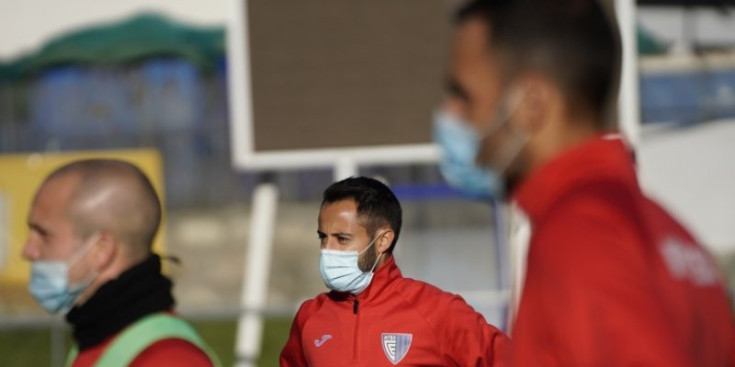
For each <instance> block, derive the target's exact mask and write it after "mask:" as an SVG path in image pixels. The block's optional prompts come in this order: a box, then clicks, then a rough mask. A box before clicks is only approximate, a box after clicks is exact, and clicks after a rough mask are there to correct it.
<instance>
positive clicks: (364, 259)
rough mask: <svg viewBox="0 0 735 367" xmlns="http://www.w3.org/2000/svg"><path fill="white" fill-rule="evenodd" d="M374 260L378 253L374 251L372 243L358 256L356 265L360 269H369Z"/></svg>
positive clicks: (376, 258) (376, 259)
mask: <svg viewBox="0 0 735 367" xmlns="http://www.w3.org/2000/svg"><path fill="white" fill-rule="evenodd" d="M371 241H372V239H371ZM376 261H378V254H376V253H375V243H373V245H372V246H370V247H369V248H368V249H367V250H366V251H365V252H363V253H362V255H360V258H359V259H358V261H357V266H358V267H359V268H360V270H362V271H370V270H371V269H372V268H373V265H375V262H376Z"/></svg>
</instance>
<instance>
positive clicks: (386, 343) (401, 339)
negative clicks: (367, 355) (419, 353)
mask: <svg viewBox="0 0 735 367" xmlns="http://www.w3.org/2000/svg"><path fill="white" fill-rule="evenodd" d="M382 336H383V352H385V356H386V357H388V360H389V361H391V363H393V364H398V362H400V361H401V360H402V359H403V357H405V356H406V354H408V349H409V348H411V339H413V334H395V333H383V334H382Z"/></svg>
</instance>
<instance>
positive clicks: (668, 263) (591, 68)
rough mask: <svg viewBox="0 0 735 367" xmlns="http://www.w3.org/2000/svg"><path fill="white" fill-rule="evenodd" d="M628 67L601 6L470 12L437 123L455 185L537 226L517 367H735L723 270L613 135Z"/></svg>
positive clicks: (565, 2) (515, 310)
mask: <svg viewBox="0 0 735 367" xmlns="http://www.w3.org/2000/svg"><path fill="white" fill-rule="evenodd" d="M620 52H621V51H620V41H619V36H618V33H617V30H616V28H615V25H614V23H613V22H612V21H611V20H610V19H609V18H608V16H607V14H605V12H604V11H603V9H602V7H601V6H600V5H599V4H598V3H597V2H595V1H591V0H553V1H552V0H514V1H508V0H506V1H503V0H496V1H481V0H478V1H472V2H470V3H468V4H467V5H466V6H465V7H464V8H463V9H462V10H461V11H460V12H459V14H458V17H457V27H456V32H455V36H454V40H453V48H452V56H451V66H450V70H449V90H448V92H449V97H448V99H447V102H446V104H445V105H444V106H443V108H442V110H441V111H440V112H439V113H437V115H436V121H435V134H436V135H435V136H436V139H437V141H438V142H439V143H440V145H441V146H442V147H443V149H444V152H445V159H444V161H443V162H442V172H443V173H444V174H445V176H446V177H447V179H448V181H449V182H450V183H452V184H455V185H456V186H458V187H460V188H464V189H473V188H474V189H477V188H480V190H485V192H484V193H485V194H488V193H489V194H494V195H498V194H501V195H506V196H507V197H508V198H509V199H511V201H512V203H513V208H514V210H515V212H516V213H517V215H516V217H517V218H525V219H526V221H527V225H528V227H527V228H529V231H530V235H529V236H528V237H529V238H528V241H527V246H528V250H527V251H528V252H527V255H526V254H524V251H523V250H522V248H520V249H519V248H515V249H514V250H516V252H517V253H520V254H521V257H520V261H518V265H519V266H520V268H519V270H520V271H517V272H516V274H518V275H519V276H517V277H516V279H515V280H514V281H515V287H514V289H513V290H512V293H513V294H514V296H513V297H512V298H513V300H512V302H511V312H510V314H511V319H512V329H511V330H512V333H511V337H512V338H513V353H512V355H513V363H514V364H515V365H519V366H732V365H735V358H733V353H734V352H735V347H734V346H735V336H734V335H735V333H734V332H733V319H732V317H731V313H730V308H729V304H728V301H727V297H726V294H725V291H724V287H723V285H722V281H721V278H720V276H719V274H718V271H717V269H716V266H715V264H714V262H713V260H712V259H711V258H710V256H709V255H708V254H707V253H706V251H705V250H704V249H703V248H702V247H701V246H700V245H699V244H698V243H697V242H696V241H695V239H693V238H692V236H691V235H690V234H689V233H688V232H687V231H686V229H684V228H683V227H682V226H681V225H680V224H679V223H678V222H677V221H676V220H675V219H673V218H672V217H671V216H670V215H669V214H668V213H667V212H666V211H665V210H663V209H661V208H660V207H659V206H658V205H657V204H655V203H654V202H653V201H651V200H649V199H648V198H647V197H646V196H645V195H644V194H643V193H642V192H641V189H640V187H639V185H638V182H637V178H636V174H635V169H634V166H633V162H632V154H631V153H630V152H629V150H628V149H627V148H626V145H625V144H624V142H623V141H622V140H621V139H620V138H619V137H616V136H613V135H609V134H607V132H608V130H609V129H608V124H607V119H606V117H607V116H610V113H609V111H608V110H607V108H608V106H610V105H612V103H611V102H612V101H613V100H614V97H615V94H616V89H617V82H618V77H619V70H618V69H619V65H620ZM457 172H470V173H472V175H469V174H468V175H464V176H463V177H456V173H457ZM468 177H471V178H472V179H473V180H475V179H482V177H485V178H484V179H485V180H489V181H491V180H496V181H497V184H496V185H487V184H486V185H484V186H483V185H480V184H477V183H473V182H472V181H471V180H470V181H468V179H467V178H468ZM489 189H492V190H495V191H493V192H488V190H489ZM523 232H524V231H519V233H520V234H523ZM524 242H526V241H522V239H521V240H518V238H515V239H513V240H512V241H511V244H512V245H513V246H522V244H523V243H524ZM524 268H525V271H523V270H524ZM524 276H525V279H524ZM518 299H520V303H519V304H518Z"/></svg>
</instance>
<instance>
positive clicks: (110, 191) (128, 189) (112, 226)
mask: <svg viewBox="0 0 735 367" xmlns="http://www.w3.org/2000/svg"><path fill="white" fill-rule="evenodd" d="M62 182H65V183H66V184H64V185H58V184H60V183H62ZM55 186H67V187H68V190H70V193H69V198H68V200H67V201H66V205H65V206H66V208H65V209H66V212H67V215H69V217H70V219H71V220H72V222H73V223H74V227H75V231H76V232H77V234H78V235H79V236H80V237H82V238H86V237H89V236H90V235H92V234H93V233H95V232H106V233H109V234H110V235H112V236H113V237H114V238H115V239H116V240H117V241H119V242H120V243H121V244H123V245H125V247H126V249H125V250H126V252H128V253H129V255H131V256H133V257H136V258H139V257H143V256H146V255H147V254H148V253H150V250H151V245H152V243H153V239H154V237H155V235H156V231H157V230H158V226H159V224H160V222H161V204H160V201H159V199H158V196H157V195H156V192H155V190H154V189H153V185H151V182H150V181H149V180H148V178H147V177H146V176H145V174H144V173H143V172H142V171H141V170H140V169H139V168H138V167H136V166H134V165H132V164H130V163H127V162H123V161H119V160H112V159H90V160H82V161H76V162H73V163H70V164H67V165H65V166H63V167H61V168H59V169H57V170H56V171H54V172H53V173H52V174H51V175H49V176H48V178H46V180H45V181H44V184H43V185H42V186H41V189H40V190H39V194H38V195H40V194H41V192H42V191H44V190H46V189H49V190H50V189H51V187H55Z"/></svg>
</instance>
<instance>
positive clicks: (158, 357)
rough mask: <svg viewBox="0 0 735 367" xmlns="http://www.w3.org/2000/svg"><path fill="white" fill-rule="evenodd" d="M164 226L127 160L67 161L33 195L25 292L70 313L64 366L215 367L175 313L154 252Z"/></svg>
mask: <svg viewBox="0 0 735 367" xmlns="http://www.w3.org/2000/svg"><path fill="white" fill-rule="evenodd" d="M160 221H161V205H160V201H159V199H158V196H157V195H156V192H155V190H154V189H153V186H152V185H151V183H150V181H149V180H148V178H147V177H146V176H145V175H144V174H143V172H141V171H140V169H138V168H137V167H135V166H134V165H132V164H129V163H126V162H122V161H117V160H105V159H97V160H83V161H77V162H73V163H70V164H68V165H65V166H63V167H61V168H59V169H58V170H56V171H55V172H54V173H52V174H51V175H49V177H48V178H46V180H45V181H44V182H43V184H42V185H41V187H40V188H39V189H38V192H37V193H36V196H35V199H34V200H33V204H32V207H31V211H30V215H29V218H28V225H29V227H30V234H29V236H28V241H27V242H26V244H25V246H24V248H23V256H24V257H25V258H26V259H27V260H28V261H31V268H32V274H31V282H30V285H29V290H30V292H31V294H32V295H33V296H34V298H35V299H36V300H37V301H38V303H39V304H40V305H41V307H43V308H44V309H45V310H46V311H48V312H49V313H52V314H56V313H62V314H66V320H67V321H68V322H69V323H70V324H71V326H72V328H73V336H74V340H75V342H76V343H75V346H74V348H73V349H72V352H71V354H70V356H69V358H68V363H67V365H69V366H73V367H83V366H174V365H175V366H212V365H214V364H215V363H216V357H215V356H214V355H212V354H211V353H208V347H207V346H206V344H205V343H204V342H203V341H202V340H201V338H200V337H199V336H198V335H197V333H196V332H195V331H194V330H193V329H192V328H191V326H189V325H188V324H187V323H186V322H184V321H183V320H181V319H179V318H177V317H175V316H174V315H173V314H172V309H173V306H174V299H173V296H172V294H171V286H172V283H171V281H170V280H169V279H168V278H166V277H164V276H163V275H162V274H161V262H160V259H159V257H158V256H157V255H155V254H153V253H151V246H152V243H153V239H154V237H155V235H156V232H157V230H158V226H159V223H160Z"/></svg>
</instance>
